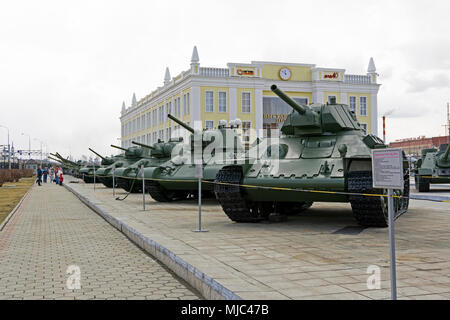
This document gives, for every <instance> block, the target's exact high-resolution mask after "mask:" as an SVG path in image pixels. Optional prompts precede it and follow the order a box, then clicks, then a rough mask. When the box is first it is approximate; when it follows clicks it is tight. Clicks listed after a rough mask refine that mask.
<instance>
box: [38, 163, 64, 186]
mask: <svg viewBox="0 0 450 320" xmlns="http://www.w3.org/2000/svg"><path fill="white" fill-rule="evenodd" d="M36 174H37V180H36V183H37V184H38V185H39V186H40V185H41V183H42V182H44V183H47V177H48V178H49V179H50V182H54V183H56V184H59V185H60V186H62V183H63V180H64V178H63V170H62V168H61V167H58V166H56V167H55V168H53V167H50V168H47V167H44V169H42V168H41V166H40V165H39V166H38V168H37V172H36ZM42 180H43V181H42Z"/></svg>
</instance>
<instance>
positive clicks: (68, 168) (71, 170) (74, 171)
mask: <svg viewBox="0 0 450 320" xmlns="http://www.w3.org/2000/svg"><path fill="white" fill-rule="evenodd" d="M48 158H49V159H50V160H53V161H56V162H58V163H59V166H60V167H61V168H62V169H63V171H64V172H65V173H68V174H71V175H73V176H75V177H77V176H78V169H79V168H78V167H77V166H74V165H73V164H70V163H68V162H66V161H64V160H65V159H64V160H62V159H59V158H57V157H50V156H49V157H48Z"/></svg>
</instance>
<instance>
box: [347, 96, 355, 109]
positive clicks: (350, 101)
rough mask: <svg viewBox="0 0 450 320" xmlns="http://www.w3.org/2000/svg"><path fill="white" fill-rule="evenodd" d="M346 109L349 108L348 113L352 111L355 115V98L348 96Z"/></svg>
mask: <svg viewBox="0 0 450 320" xmlns="http://www.w3.org/2000/svg"><path fill="white" fill-rule="evenodd" d="M348 103H349V105H348V107H349V108H350V111H353V112H354V113H356V97H353V96H350V97H349V98H348Z"/></svg>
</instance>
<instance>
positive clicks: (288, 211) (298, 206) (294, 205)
mask: <svg viewBox="0 0 450 320" xmlns="http://www.w3.org/2000/svg"><path fill="white" fill-rule="evenodd" d="M312 205H313V202H312V201H302V202H283V203H277V204H276V207H278V209H279V211H280V213H281V214H285V215H288V216H289V215H295V214H299V213H301V212H303V211H305V210H307V209H309V208H310V207H311V206H312Z"/></svg>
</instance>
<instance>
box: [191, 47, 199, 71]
mask: <svg viewBox="0 0 450 320" xmlns="http://www.w3.org/2000/svg"><path fill="white" fill-rule="evenodd" d="M191 74H200V59H199V58H198V51H197V46H194V49H193V50H192V57H191Z"/></svg>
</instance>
